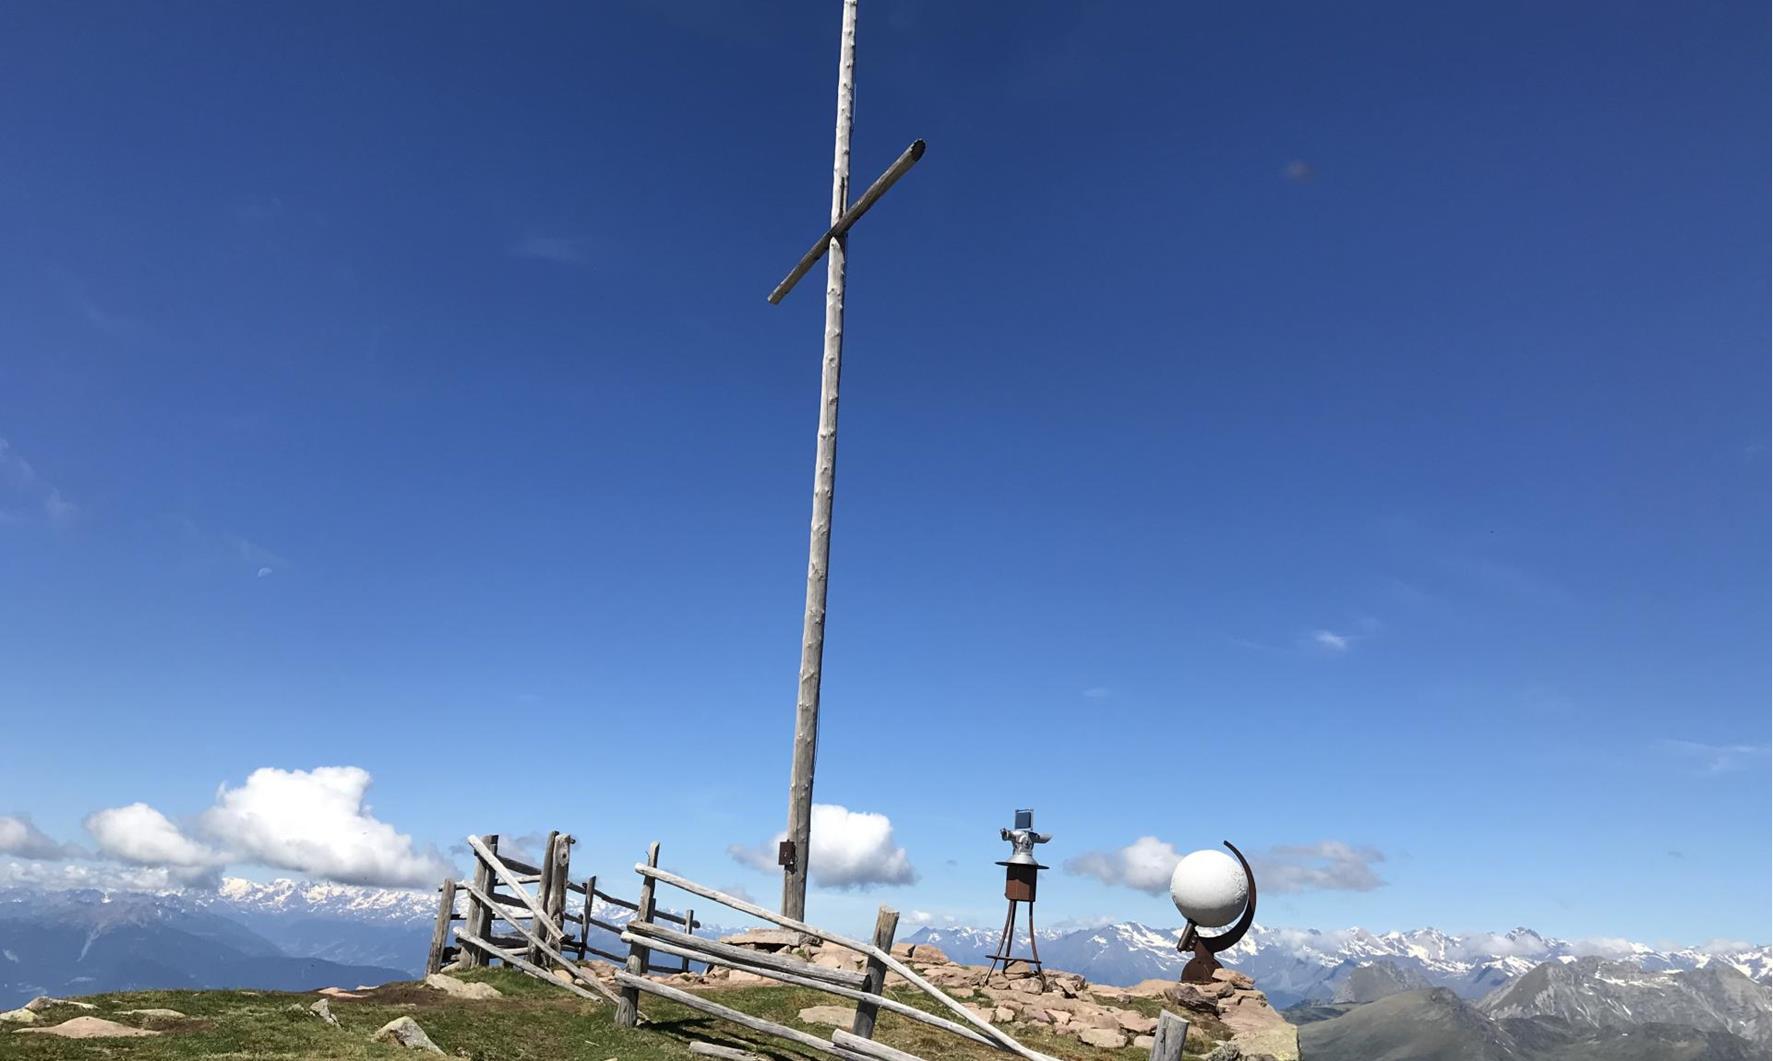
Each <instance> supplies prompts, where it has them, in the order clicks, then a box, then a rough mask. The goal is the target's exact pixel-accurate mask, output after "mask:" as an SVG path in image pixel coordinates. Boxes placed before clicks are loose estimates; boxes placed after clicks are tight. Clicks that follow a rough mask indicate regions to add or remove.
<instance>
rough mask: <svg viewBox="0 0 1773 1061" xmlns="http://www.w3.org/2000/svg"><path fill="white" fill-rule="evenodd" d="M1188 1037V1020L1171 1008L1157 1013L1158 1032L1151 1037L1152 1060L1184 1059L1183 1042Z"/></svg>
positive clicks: (1178, 1060) (1173, 1060)
mask: <svg viewBox="0 0 1773 1061" xmlns="http://www.w3.org/2000/svg"><path fill="white" fill-rule="evenodd" d="M1187 1038H1188V1022H1187V1021H1185V1020H1183V1019H1182V1018H1181V1017H1178V1016H1176V1015H1175V1014H1174V1013H1171V1012H1170V1011H1169V1010H1167V1009H1166V1010H1164V1011H1163V1012H1162V1013H1159V1014H1158V1015H1157V1033H1156V1034H1155V1035H1153V1036H1152V1039H1151V1061H1182V1043H1183V1041H1184V1040H1186V1039H1187Z"/></svg>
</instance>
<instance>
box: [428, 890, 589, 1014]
mask: <svg viewBox="0 0 1773 1061" xmlns="http://www.w3.org/2000/svg"><path fill="white" fill-rule="evenodd" d="M469 887H470V888H472V887H473V886H472V885H469ZM512 927H513V928H515V929H517V931H518V932H520V933H522V934H523V938H524V939H526V940H528V941H529V943H530V945H531V946H535V947H539V948H541V951H542V953H543V954H546V955H547V956H548V957H550V958H553V959H554V961H555V962H556V963H557V964H558V965H559V966H560V967H561V968H562V969H565V970H566V971H567V972H569V973H571V974H572V975H573V976H576V977H578V978H579V979H580V980H583V981H584V982H585V983H587V984H589V985H590V986H591V989H592V990H593V991H596V992H597V993H598V994H601V995H602V996H603V997H604V998H605V999H607V1000H608V1001H610V1002H615V1001H616V993H615V992H614V991H611V990H610V989H609V988H608V987H605V986H604V984H603V981H601V980H599V979H597V978H596V977H594V976H592V975H591V974H590V973H588V972H586V971H585V970H583V969H581V968H579V967H578V966H577V965H574V964H573V963H572V962H570V961H568V960H567V959H566V957H565V956H564V955H562V954H561V953H560V952H559V951H557V950H555V949H554V948H553V947H552V946H550V945H549V944H548V942H547V940H544V939H543V938H542V937H541V936H538V935H536V934H535V933H534V932H532V931H530V930H529V929H527V928H525V927H524V926H522V925H513V926H512ZM458 935H459V933H458ZM500 957H504V955H503V954H501V955H500ZM530 964H534V963H533V962H532V963H530ZM554 979H559V978H558V977H555V978H554Z"/></svg>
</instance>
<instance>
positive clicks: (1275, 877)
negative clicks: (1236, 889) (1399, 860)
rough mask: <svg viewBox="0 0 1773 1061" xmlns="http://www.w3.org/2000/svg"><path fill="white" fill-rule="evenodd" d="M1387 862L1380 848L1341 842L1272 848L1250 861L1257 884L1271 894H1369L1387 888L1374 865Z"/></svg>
mask: <svg viewBox="0 0 1773 1061" xmlns="http://www.w3.org/2000/svg"><path fill="white" fill-rule="evenodd" d="M1383 861H1385V854H1384V853H1383V852H1381V851H1379V850H1378V849H1377V848H1372V847H1355V846H1352V845H1350V844H1345V843H1343V842H1342V841H1340V840H1320V841H1319V842H1317V843H1315V844H1292V845H1285V844H1283V845H1280V846H1277V847H1271V848H1269V849H1268V850H1267V851H1265V852H1262V853H1261V854H1258V855H1257V856H1256V857H1255V858H1253V859H1251V860H1250V862H1251V865H1252V867H1253V868H1254V869H1255V871H1256V881H1257V883H1258V884H1259V885H1260V886H1261V887H1262V889H1263V890H1264V891H1268V892H1277V893H1278V892H1304V891H1339V892H1369V891H1372V890H1373V889H1375V888H1379V887H1382V886H1384V884H1385V881H1384V880H1382V879H1381V878H1380V876H1379V874H1378V872H1377V871H1375V870H1374V869H1373V865H1374V863H1377V862H1383Z"/></svg>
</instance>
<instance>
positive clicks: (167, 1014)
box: [121, 1009, 185, 1020]
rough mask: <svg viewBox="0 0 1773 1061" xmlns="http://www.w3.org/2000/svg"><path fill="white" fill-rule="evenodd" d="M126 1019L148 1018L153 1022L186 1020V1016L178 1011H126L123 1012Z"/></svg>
mask: <svg viewBox="0 0 1773 1061" xmlns="http://www.w3.org/2000/svg"><path fill="white" fill-rule="evenodd" d="M121 1012H122V1013H123V1015H124V1016H126V1017H148V1018H150V1019H153V1020H184V1019H185V1015H184V1014H183V1013H180V1012H179V1011H178V1010H176V1009H126V1010H122V1011H121Z"/></svg>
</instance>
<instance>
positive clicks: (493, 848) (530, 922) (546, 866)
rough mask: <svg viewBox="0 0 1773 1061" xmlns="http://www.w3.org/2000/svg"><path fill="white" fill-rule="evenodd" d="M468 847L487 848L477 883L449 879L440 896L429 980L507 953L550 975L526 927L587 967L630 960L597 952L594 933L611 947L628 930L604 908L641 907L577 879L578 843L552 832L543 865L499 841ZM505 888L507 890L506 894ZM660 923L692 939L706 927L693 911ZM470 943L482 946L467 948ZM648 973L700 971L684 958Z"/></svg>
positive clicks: (479, 857)
mask: <svg viewBox="0 0 1773 1061" xmlns="http://www.w3.org/2000/svg"><path fill="white" fill-rule="evenodd" d="M469 842H470V844H475V843H478V844H479V845H480V848H477V849H476V850H475V854H474V859H475V865H474V874H473V878H472V880H463V881H458V880H446V881H444V882H443V885H442V886H441V887H440V888H439V889H438V893H439V894H438V903H437V921H436V924H435V926H434V927H433V930H432V933H431V948H430V951H429V952H428V953H427V955H426V958H425V972H426V974H427V975H428V974H430V973H434V972H437V971H439V970H440V969H442V968H443V967H444V966H445V965H448V964H450V963H451V962H454V961H458V960H460V961H462V962H464V964H466V965H468V966H469V967H480V966H485V965H488V964H490V963H491V962H494V961H506V958H505V956H504V952H506V951H512V952H521V953H522V954H523V956H524V958H525V959H526V960H527V961H528V962H529V964H531V965H535V966H538V967H541V968H544V969H546V968H548V967H549V966H551V965H552V964H553V961H552V959H551V958H550V957H549V955H548V948H546V947H544V946H543V945H542V944H539V943H536V942H534V941H532V939H531V936H530V935H529V934H526V933H525V932H523V931H522V928H521V926H525V925H527V926H528V927H529V929H530V930H531V931H532V932H533V933H535V934H537V935H540V936H543V937H550V936H551V937H554V939H555V947H556V948H557V949H558V950H559V951H560V952H561V953H564V954H571V955H573V956H574V957H576V958H577V959H578V960H579V961H581V962H583V961H585V960H586V957H587V956H588V955H595V956H597V957H600V958H604V959H607V960H609V961H613V962H615V963H617V964H621V963H622V962H623V961H625V960H626V955H622V954H615V953H612V952H610V951H608V950H605V949H603V948H601V947H598V946H597V945H596V939H597V937H596V936H595V935H594V932H595V931H602V932H607V933H609V935H610V937H611V940H612V943H613V941H614V940H615V939H616V938H618V937H620V936H621V934H622V928H621V926H620V925H617V924H615V923H613V922H611V921H608V920H605V919H604V918H601V917H598V916H597V909H598V904H599V903H603V904H608V905H610V906H615V907H619V908H623V909H627V910H633V909H634V908H635V904H634V903H633V902H630V901H629V900H627V899H623V898H620V897H618V896H614V895H610V894H608V893H607V892H604V891H601V890H599V889H598V887H597V878H596V877H595V876H592V877H589V878H587V879H586V880H585V881H583V882H578V881H574V880H572V879H571V875H570V865H571V851H572V845H573V844H574V843H576V842H577V841H576V840H575V839H574V838H573V837H572V836H569V835H567V834H565V833H559V832H554V833H549V834H548V842H547V844H546V845H545V847H544V854H543V858H542V864H541V865H540V866H534V865H531V864H530V863H528V862H524V861H522V860H521V859H518V858H516V857H514V856H512V855H510V854H509V853H501V852H500V851H499V838H498V836H497V835H496V834H488V835H486V836H482V837H478V838H475V837H470V838H469ZM481 849H484V853H482V850H481ZM494 863H496V864H497V866H496V867H495V865H494ZM527 885H535V886H537V892H536V894H535V895H533V896H532V895H530V894H529V893H528V892H527V891H526V890H525V886H527ZM501 888H504V889H505V890H504V891H501V890H500V889H501ZM575 895H576V896H577V897H578V899H579V900H580V901H578V902H574V903H573V905H576V906H577V907H578V909H577V910H576V911H575V910H568V909H567V906H568V904H569V902H573V897H574V896H575ZM458 900H462V901H461V903H460V905H461V906H462V912H461V913H457V912H456V907H457V905H458ZM537 908H539V910H540V913H541V915H543V916H542V919H541V921H540V922H539V923H540V924H542V925H544V926H546V927H542V928H538V927H537V925H538V920H537ZM654 917H655V918H656V919H658V920H660V921H667V922H670V923H671V924H674V925H679V926H681V927H682V928H683V930H684V931H685V932H690V933H693V932H695V930H696V929H698V928H701V927H702V923H701V922H700V921H697V920H696V919H695V912H694V911H693V910H692V911H686V912H685V913H684V914H682V915H678V914H673V913H669V912H667V911H663V910H660V911H655V913H654ZM500 922H502V923H504V925H505V926H507V928H506V931H505V933H504V934H500V933H498V932H497V931H495V926H496V925H497V924H498V923H500ZM458 926H459V927H458ZM452 929H453V940H452ZM464 937H466V938H467V939H471V940H474V941H477V942H473V943H470V942H466V941H465V939H464ZM481 944H484V946H483V945H481ZM507 964H511V963H509V962H507ZM646 971H647V972H648V973H651V974H655V975H656V974H661V973H688V972H693V971H695V970H694V967H693V966H692V965H691V964H690V961H689V960H688V959H685V960H683V961H682V962H680V963H678V964H676V965H670V966H665V965H651V966H648V967H647V970H646Z"/></svg>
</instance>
